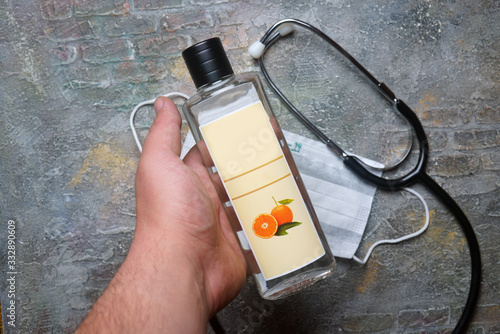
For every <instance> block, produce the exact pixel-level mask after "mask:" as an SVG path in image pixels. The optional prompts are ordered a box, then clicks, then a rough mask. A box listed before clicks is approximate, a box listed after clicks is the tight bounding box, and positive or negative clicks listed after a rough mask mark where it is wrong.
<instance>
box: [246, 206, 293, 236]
mask: <svg viewBox="0 0 500 334" xmlns="http://www.w3.org/2000/svg"><path fill="white" fill-rule="evenodd" d="M273 200H274V203H275V204H276V206H275V207H274V208H273V209H272V210H271V214H267V213H261V214H260V215H258V216H257V217H256V218H255V219H254V220H253V224H252V229H253V233H255V235H256V236H258V237H259V238H262V239H269V238H271V237H272V236H274V235H276V236H282V235H288V232H287V230H289V229H291V228H293V227H296V226H299V225H301V224H302V223H301V222H296V221H292V220H293V212H292V209H290V208H289V207H288V204H290V203H292V202H293V199H284V200H281V201H276V199H275V198H274V197H273Z"/></svg>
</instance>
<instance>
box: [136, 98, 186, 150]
mask: <svg viewBox="0 0 500 334" xmlns="http://www.w3.org/2000/svg"><path fill="white" fill-rule="evenodd" d="M154 108H155V112H156V118H155V120H154V121H153V124H152V125H151V128H150V129H149V133H148V135H147V136H146V139H145V140H144V147H143V150H142V154H143V155H144V154H145V155H150V154H153V155H159V154H165V153H174V154H175V155H177V157H178V156H179V155H180V152H181V123H182V119H181V115H180V114H179V111H178V110H177V107H176V106H175V104H174V103H173V102H172V100H170V99H169V98H167V97H159V98H157V99H156V101H155V104H154Z"/></svg>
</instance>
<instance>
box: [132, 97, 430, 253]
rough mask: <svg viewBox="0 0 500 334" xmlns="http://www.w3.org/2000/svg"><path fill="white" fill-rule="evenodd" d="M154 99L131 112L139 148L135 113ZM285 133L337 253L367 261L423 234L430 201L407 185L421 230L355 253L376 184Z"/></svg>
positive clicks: (320, 147)
mask: <svg viewBox="0 0 500 334" xmlns="http://www.w3.org/2000/svg"><path fill="white" fill-rule="evenodd" d="M165 96H168V97H171V96H181V97H183V98H187V97H186V96H185V95H184V94H181V93H170V94H167V95H165ZM153 102H154V100H149V101H145V102H142V103H140V104H139V105H137V106H136V107H135V108H134V110H133V111H132V114H131V116H130V127H131V129H132V133H133V134H134V138H135V141H136V143H137V147H138V148H139V150H140V151H142V147H141V144H140V142H139V139H138V137H137V134H136V132H135V127H134V123H133V121H134V116H135V113H136V111H137V110H138V109H139V108H140V107H141V106H143V105H148V104H153ZM283 133H284V135H285V138H286V140H287V143H288V146H289V148H290V151H291V152H292V155H293V158H294V160H295V163H296V165H297V168H298V169H299V171H300V174H301V176H302V180H303V181H304V184H305V186H306V189H307V192H308V194H309V197H310V198H311V202H312V204H313V206H314V209H315V211H316V214H317V216H318V219H319V221H320V223H321V227H322V228H323V232H324V233H325V236H326V238H327V240H328V244H329V245H330V248H331V250H332V253H333V255H334V256H336V257H342V258H347V259H354V260H355V261H357V262H359V263H366V261H367V260H368V258H369V256H370V254H371V252H372V250H373V249H374V248H375V247H376V246H378V245H380V244H384V243H397V242H401V241H403V240H407V239H410V238H413V237H415V236H417V235H420V234H421V233H423V232H424V231H425V230H426V229H427V226H428V225H429V210H428V207H427V203H426V202H425V200H424V199H423V198H422V196H420V195H419V194H418V193H416V192H415V191H414V190H411V189H407V188H405V189H404V190H405V191H407V192H410V193H412V194H413V195H415V196H416V197H417V198H418V199H419V200H420V201H421V202H422V204H423V205H424V208H425V214H426V222H425V224H424V226H423V227H422V228H421V229H420V230H418V231H416V232H414V233H411V234H409V235H406V236H403V237H401V238H397V239H391V240H380V241H377V242H376V243H374V244H373V245H372V246H371V248H370V249H369V250H368V252H367V254H366V256H365V258H364V260H360V259H359V258H357V257H356V256H355V255H354V254H355V253H356V250H357V249H358V247H359V244H360V243H361V239H362V237H363V233H364V231H365V228H366V224H367V223H368V217H369V216H370V211H371V207H372V202H373V197H374V196H375V191H376V190H377V188H376V187H375V186H373V185H371V184H369V183H367V182H365V181H364V180H362V179H360V178H359V177H357V176H356V175H355V174H354V173H352V172H351V171H350V170H349V169H347V168H346V167H345V165H344V163H343V162H342V160H341V159H339V157H337V156H336V155H335V154H334V153H333V152H331V151H330V150H329V149H328V148H327V147H326V145H325V144H323V143H321V142H319V141H316V140H312V139H309V138H306V137H303V136H300V135H297V134H295V133H292V132H288V131H283ZM194 145H195V141H194V138H193V136H192V134H191V132H189V133H188V135H187V136H186V139H185V141H184V143H183V146H182V151H181V158H183V157H184V156H185V155H186V154H187V152H188V151H189V150H190V149H191V147H193V146H194ZM351 155H352V154H351ZM358 158H359V159H361V160H363V162H364V163H365V164H366V165H368V166H372V167H375V168H383V167H384V166H383V165H382V164H380V163H378V162H376V161H373V160H369V159H366V158H363V157H359V156H358ZM373 172H374V173H376V174H377V173H378V175H379V176H380V175H381V174H382V171H376V170H374V171H373ZM238 237H239V238H240V241H241V244H242V247H243V248H249V247H248V245H247V241H246V240H245V236H244V234H241V233H240V234H239V235H238Z"/></svg>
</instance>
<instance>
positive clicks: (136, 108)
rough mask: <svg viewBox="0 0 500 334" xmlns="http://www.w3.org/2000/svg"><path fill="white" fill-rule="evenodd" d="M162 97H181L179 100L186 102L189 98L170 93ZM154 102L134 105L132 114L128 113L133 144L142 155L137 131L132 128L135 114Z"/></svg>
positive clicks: (181, 94) (148, 101)
mask: <svg viewBox="0 0 500 334" xmlns="http://www.w3.org/2000/svg"><path fill="white" fill-rule="evenodd" d="M162 96H165V97H168V98H175V97H181V98H183V99H186V100H187V99H189V96H187V95H186V94H184V93H179V92H172V93H168V94H165V95H162ZM155 101H156V99H151V100H147V101H144V102H141V103H139V104H138V105H136V106H135V107H134V109H133V110H132V112H131V113H130V130H132V134H133V135H134V140H135V144H136V145H137V148H138V149H139V152H141V153H142V145H141V141H140V140H139V137H138V136H137V131H136V130H135V126H134V118H135V114H136V113H137V110H139V109H140V108H141V107H144V106H147V105H151V104H154V103H155Z"/></svg>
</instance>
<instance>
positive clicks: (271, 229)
mask: <svg viewBox="0 0 500 334" xmlns="http://www.w3.org/2000/svg"><path fill="white" fill-rule="evenodd" d="M252 230H253V233H255V235H256V236H258V237H259V238H262V239H269V238H271V237H272V236H273V235H275V234H276V232H277V231H278V221H277V220H276V218H274V217H273V216H271V215H270V214H267V213H261V214H260V215H258V216H257V217H256V218H255V219H254V220H253V225H252Z"/></svg>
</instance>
